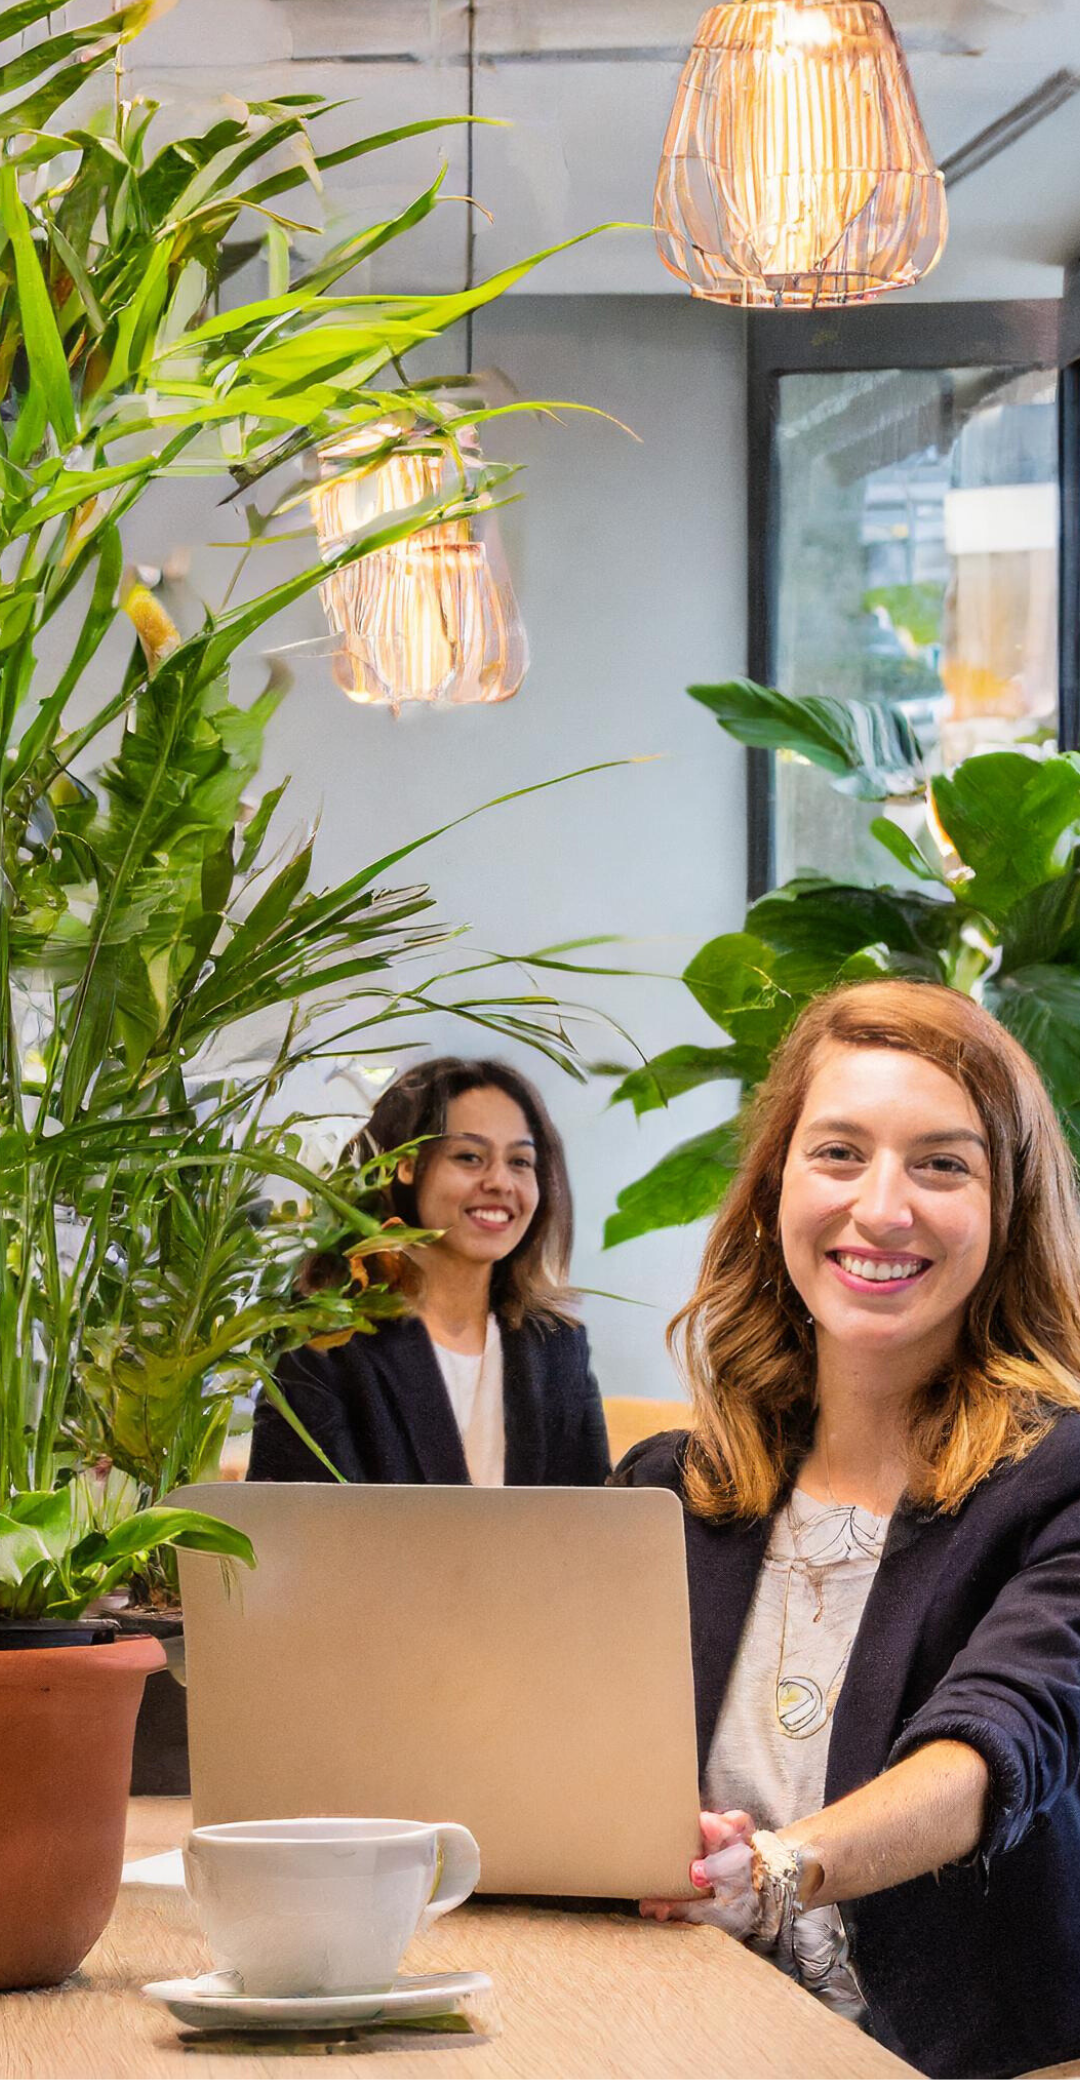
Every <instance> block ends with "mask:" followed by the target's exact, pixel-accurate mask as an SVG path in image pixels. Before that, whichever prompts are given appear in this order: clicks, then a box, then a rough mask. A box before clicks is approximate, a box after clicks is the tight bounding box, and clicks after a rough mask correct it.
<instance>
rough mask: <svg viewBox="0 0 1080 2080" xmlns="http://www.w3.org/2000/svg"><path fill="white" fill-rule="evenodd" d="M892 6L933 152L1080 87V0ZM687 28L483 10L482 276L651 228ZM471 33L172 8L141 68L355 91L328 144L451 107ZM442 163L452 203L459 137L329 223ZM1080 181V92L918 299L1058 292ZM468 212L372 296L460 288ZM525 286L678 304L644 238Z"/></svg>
mask: <svg viewBox="0 0 1080 2080" xmlns="http://www.w3.org/2000/svg"><path fill="white" fill-rule="evenodd" d="M890 12H891V14H892V16H893V20H894V22H895V24H896V27H897V30H898V31H899V33H900V35H901V38H902V40H903V42H904V44H905V47H906V49H907V51H908V55H909V58H910V62H911V69H912V74H913V77H914V81H915V86H916V92H917V94H918V98H919V103H920V106H921V108H922V111H923V116H924V120H925V122H926V126H927V130H928V132H929V135H930V139H931V143H932V145H933V147H934V149H935V151H936V153H937V155H938V157H939V159H944V158H947V157H948V156H949V155H951V154H952V153H954V152H955V151H957V150H958V149H959V148H960V147H961V146H963V145H965V144H967V143H968V142H969V141H970V139H971V138H972V137H974V136H975V135H977V134H978V133H979V132H980V131H982V130H983V129H985V127H986V126H987V125H988V124H991V123H993V122H995V121H996V120H997V119H998V118H999V117H1001V116H1002V115H1003V114H1004V113H1005V112H1006V111H1007V110H1009V109H1010V108H1012V107H1014V106H1015V105H1016V104H1017V102H1019V101H1020V100H1022V99H1023V98H1024V97H1025V96H1027V95H1028V94H1030V93H1032V92H1033V91H1034V90H1036V89H1037V88H1038V87H1039V86H1040V85H1041V84H1042V83H1043V82H1044V81H1045V80H1046V79H1047V78H1048V77H1049V76H1050V75H1051V74H1054V73H1057V72H1060V71H1061V70H1062V69H1063V68H1067V69H1070V70H1075V71H1076V72H1077V73H1078V74H1080V0H893V4H892V6H891V8H890ZM695 21H696V9H695V6H694V4H693V0H690V4H687V0H477V21H476V43H477V59H478V62H477V67H476V74H475V106H476V109H477V112H478V113H479V114H481V115H484V116H488V117H497V118H500V119H503V120H504V121H506V122H507V123H509V125H510V126H511V127H509V128H505V129H504V128H486V127H485V128H478V129H477V130H476V131H475V132H474V137H473V193H474V194H475V196H476V197H477V198H478V200H479V201H480V202H481V203H482V204H483V205H484V206H485V207H486V208H487V209H489V210H491V212H492V215H493V219H494V221H493V222H492V223H491V224H489V223H488V222H487V221H486V219H484V218H478V219H477V220H476V223H477V236H476V264H477V268H478V270H479V271H481V272H483V273H488V272H492V271H494V270H495V269H497V268H499V267H503V266H506V265H508V264H509V263H511V262H512V261H514V260H517V259H519V258H520V257H521V256H522V254H524V253H526V252H529V251H533V250H536V249H538V248H540V247H545V246H549V245H552V244H555V243H557V242H558V241H559V240H560V239H564V238H567V237H570V236H571V235H572V234H573V233H575V232H578V231H582V230H585V229H587V228H588V227H589V226H590V225H592V224H595V223H599V222H605V221H613V220H614V221H619V222H624V223H625V222H627V221H629V222H632V223H637V224H641V223H643V222H646V221H647V220H648V217H649V215H650V208H651V196H652V186H653V181H654V178H655V172H656V162H657V157H658V154H659V150H660V144H661V140H662V137H663V132H664V127H665V123H666V119H667V115H668V111H669V109H670V106H671V101H672V97H673V95H674V92H675V86H676V82H677V79H678V74H679V69H680V65H681V61H682V56H683V54H684V53H685V51H686V49H687V48H688V46H689V43H690V40H691V38H692V34H693V29H694V24H695ZM467 37H468V10H467V0H177V4H176V5H175V7H174V9H173V11H172V13H170V14H168V15H167V16H165V17H164V19H162V20H161V21H160V22H158V23H156V24H155V25H154V26H153V27H152V28H151V29H150V30H149V31H148V32H147V34H146V35H145V36H144V37H143V38H142V39H140V42H139V44H137V45H136V46H134V47H133V52H132V59H133V70H134V72H135V78H136V83H137V84H138V85H139V86H140V87H142V88H144V89H145V90H146V91H150V92H157V93H159V94H162V95H164V96H165V97H166V98H168V99H176V98H183V99H184V100H188V99H191V98H194V99H195V100H197V101H199V102H203V101H208V100H210V99H212V98H213V97H215V96H217V95H219V94H220V93H221V92H223V91H230V92H232V93H234V94H244V95H252V96H254V95H261V94H267V93H271V92H275V91H276V92H283V91H287V90H292V91H297V90H298V89H301V88H302V89H307V90H311V91H314V92H319V93H323V94H325V95H327V96H328V97H329V98H333V99H337V98H338V97H341V96H345V97H348V98H349V100H350V104H351V105H350V107H349V108H348V109H346V110H341V111H339V112H338V113H336V114H334V115H331V116H329V117H327V118H326V120H325V122H324V123H323V124H322V125H321V126H320V129H319V133H318V134H319V136H320V138H321V139H324V140H325V141H326V143H327V144H328V145H332V144H334V143H338V142H343V141H344V140H345V138H346V137H347V136H349V135H351V134H356V131H357V129H358V128H359V129H361V130H381V129H385V128H388V127H392V126H394V125H396V124H399V123H406V122H410V121H415V120H416V119H417V118H419V117H421V116H428V115H439V114H455V113H461V112H462V111H463V110H464V109H465V107H466V106H467V93H468V68H467V64H466V53H467ZM441 158H445V159H446V160H448V162H449V172H448V177H447V180H446V184H445V187H446V193H447V195H448V196H450V197H461V196H462V195H463V194H464V193H465V189H466V179H467V160H466V143H465V132H464V131H463V130H448V131H446V132H445V133H442V134H441V135H440V134H437V135H436V136H435V137H434V139H432V138H428V139H423V140H414V141H412V142H410V143H409V144H407V145H403V146H401V147H397V148H395V149H394V151H392V152H387V153H382V154H379V155H378V157H377V158H371V159H366V160H364V161H363V162H362V170H361V169H349V168H345V169H342V171H341V172H340V173H339V174H336V175H335V176H334V177H333V185H332V187H331V188H330V191H329V192H328V194H327V196H326V197H325V198H324V205H323V207H324V212H325V215H326V216H327V217H328V218H329V220H331V221H337V222H340V223H342V224H345V223H349V224H353V223H356V222H358V221H361V220H363V219H365V218H376V217H382V216H384V215H386V214H389V213H391V212H393V211H395V210H397V209H399V208H401V207H402V206H403V205H404V204H405V203H406V202H407V201H408V199H409V198H410V195H411V194H412V193H414V192H415V191H416V190H417V189H418V188H420V187H422V186H426V185H427V183H428V181H429V180H430V179H431V177H432V175H433V173H434V171H435V169H436V167H437V165H438V163H439V161H440V159H441ZM1078 172H1080V96H1077V98H1076V99H1074V100H1071V101H1068V102H1067V103H1066V104H1065V105H1064V106H1063V107H1061V108H1060V109H1059V110H1058V111H1057V113H1056V114H1054V115H1053V116H1051V117H1049V118H1048V119H1047V120H1046V121H1045V122H1043V123H1042V124H1041V125H1039V127H1038V128H1036V129H1034V130H1032V131H1031V132H1030V133H1029V134H1028V135H1027V136H1025V137H1023V138H1021V139H1020V140H1019V141H1018V142H1017V143H1015V144H1013V145H1012V146H1010V147H1009V149H1008V150H1006V151H1005V152H1004V153H1002V154H1001V155H1000V156H999V157H998V158H996V159H994V160H993V161H992V162H991V163H990V164H989V165H987V166H986V167H984V168H982V169H981V170H980V171H978V172H976V173H974V174H972V175H971V176H970V177H969V178H967V179H965V180H964V181H963V182H962V183H961V184H959V185H958V186H957V187H956V188H955V190H954V192H953V194H952V197H951V209H952V225H953V229H952V236H951V240H950V245H949V249H948V252H947V254H946V257H945V260H944V261H943V262H942V264H941V266H940V267H939V269H938V270H937V272H936V273H935V274H934V275H933V276H932V277H931V278H930V281H929V282H928V283H927V284H925V285H924V286H923V287H922V289H921V290H917V291H915V292H914V294H915V295H916V296H919V295H924V296H925V295H930V296H934V297H969V296H1009V295H1021V296H1025V295H1034V296H1040V295H1042V296H1046V295H1056V294H1057V293H1058V291H1059V288H1060V281H1061V269H1062V267H1063V266H1064V265H1065V264H1066V263H1068V262H1069V261H1070V260H1071V259H1073V258H1075V257H1076V256H1077V255H1080V179H1078V178H1077V176H1078ZM313 206H314V205H313ZM308 214H309V217H310V220H311V221H312V222H313V223H314V222H315V221H316V217H315V216H313V215H311V212H309V213H308ZM465 215H466V210H465V205H464V203H463V202H461V201H460V200H457V201H455V200H447V201H446V202H445V203H444V204H442V205H441V206H440V208H439V210H438V211H437V212H436V213H435V216H434V218H433V219H432V220H429V222H428V224H426V225H425V226H423V227H421V228H420V230H419V231H418V232H417V233H415V234H413V235H412V236H411V237H410V240H409V243H408V247H407V248H406V247H405V246H404V245H402V246H399V247H394V248H391V249H390V250H389V251H388V252H387V253H386V255H385V256H384V257H383V258H382V259H381V260H379V259H377V260H376V261H375V262H373V263H372V271H371V275H370V277H369V281H370V286H372V287H381V286H390V285H391V284H393V286H396V287H406V286H408V287H430V288H452V287H458V286H460V284H461V281H462V279H463V270H464V264H465ZM406 254H407V255H408V264H407V266H406ZM406 276H407V279H406V278H405V277H406ZM528 286H529V287H530V288H532V289H534V290H542V291H546V292H564V293H565V292H575V293H577V292H589V291H594V292H595V291H608V292H623V293H633V294H639V295H640V294H656V295H663V294H681V293H683V292H682V291H681V290H680V289H679V288H678V285H677V284H675V283H674V282H673V281H672V279H671V277H670V276H668V275H667V274H666V272H665V270H664V269H663V268H662V267H661V266H660V263H659V261H658V260H657V258H656V256H655V252H654V249H653V245H652V240H651V237H650V235H649V233H648V232H647V231H645V230H627V231H621V232H617V233H612V234H610V235H608V236H606V237H604V238H601V239H596V240H590V241H589V242H588V243H587V244H585V245H583V246H579V247H577V248H575V249H574V251H572V252H571V253H568V254H564V255H561V256H559V257H557V258H556V259H554V260H552V261H549V262H547V263H546V264H545V266H544V267H543V268H542V269H541V270H539V271H538V272H537V274H536V275H535V276H532V277H530V278H529V282H528Z"/></svg>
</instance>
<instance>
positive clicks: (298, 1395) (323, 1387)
mask: <svg viewBox="0 0 1080 2080" xmlns="http://www.w3.org/2000/svg"><path fill="white" fill-rule="evenodd" d="M501 1335H502V1349H503V1409H504V1420H505V1426H506V1484H507V1486H508V1487H515V1488H533V1487H567V1488H589V1487H601V1486H602V1485H603V1483H604V1481H605V1480H606V1479H607V1476H608V1474H609V1473H610V1471H611V1458H610V1455H609V1452H608V1441H607V1429H606V1427H605V1424H604V1410H603V1405H602V1403H601V1400H600V1390H599V1388H598V1387H597V1384H596V1381H595V1379H594V1378H593V1375H592V1372H591V1371H590V1368H589V1345H588V1341H587V1339H586V1335H585V1331H584V1329H583V1328H581V1327H580V1325H578V1324H577V1323H567V1322H557V1323H554V1324H553V1325H551V1326H550V1327H549V1326H547V1325H546V1324H545V1325H541V1324H540V1323H538V1322H526V1323H525V1324H524V1326H523V1327H522V1328H520V1329H508V1328H506V1327H505V1326H502V1327H501ZM276 1378H277V1382H278V1385H279V1386H280V1388H281V1389H282V1392H283V1393H284V1395H285V1398H286V1400H287V1401H288V1403H289V1406H290V1408H292V1409H293V1410H294V1411H295V1413H296V1414H297V1415H298V1416H299V1418H300V1421H301V1422H302V1423H303V1425H304V1427H305V1429H306V1430H308V1431H310V1433H311V1436H312V1437H313V1438H314V1439H315V1442H316V1443H317V1444H319V1445H321V1447H322V1449H323V1451H324V1452H325V1453H326V1456H327V1458H328V1459H329V1460H331V1462H332V1463H333V1465H335V1466H336V1467H337V1469H338V1472H339V1473H341V1474H343V1475H344V1477H345V1479H346V1480H347V1481H387V1482H395V1481H397V1482H404V1483H410V1484H411V1483H415V1482H427V1481H434V1482H439V1483H443V1484H447V1485H451V1486H457V1485H462V1484H465V1485H467V1484H468V1480H469V1470H468V1467H467V1466H466V1464H465V1451H464V1447H463V1445H462V1442H461V1433H460V1431H459V1429H458V1426H457V1419H456V1417H455V1415H454V1411H453V1408H452V1407H451V1404H450V1396H449V1394H448V1393H447V1391H446V1384H445V1381H444V1379H443V1376H442V1373H441V1371H440V1370H439V1361H438V1359H437V1358H436V1356H435V1352H434V1349H433V1348H432V1343H431V1338H430V1337H429V1335H428V1333H427V1330H426V1329H425V1327H424V1325H423V1322H421V1321H419V1320H418V1319H417V1317H416V1316H415V1315H405V1316H403V1317H402V1318H401V1319H400V1320H398V1321H392V1322H384V1323H383V1324H382V1326H381V1327H380V1328H379V1329H378V1330H377V1332H376V1333H375V1335H373V1336H353V1337H350V1339H349V1342H348V1343H344V1344H338V1345H337V1346H336V1347H335V1348H334V1349H333V1350H328V1351H317V1350H314V1349H313V1348H312V1346H311V1345H310V1344H306V1345H304V1346H303V1348H302V1349H300V1350H295V1351H287V1352H286V1353H285V1355H284V1357H283V1358H282V1359H281V1360H280V1362H279V1364H278V1367H277V1372H276ZM247 1477H248V1479H249V1481H328V1480H330V1479H331V1478H332V1476H331V1475H330V1474H329V1473H328V1472H327V1470H326V1468H325V1466H323V1465H322V1464H321V1463H320V1461H319V1460H318V1459H316V1458H315V1456H314V1454H313V1453H312V1452H310V1451H309V1450H308V1448H307V1445H306V1444H304V1442H303V1440H302V1439H301V1438H299V1437H298V1436H297V1434H296V1431H295V1430H293V1429H292V1427H291V1426H290V1424H289V1423H288V1422H287V1421H286V1419H285V1417H284V1416H283V1415H282V1414H281V1412H280V1410H278V1409H276V1408H275V1407H274V1405H273V1403H272V1402H271V1401H269V1400H268V1399H267V1398H266V1395H265V1394H261V1395H260V1397H259V1400H258V1403H257V1404H256V1408H255V1425H254V1435H253V1438H252V1446H251V1464H250V1466H249V1468H248V1476H247Z"/></svg>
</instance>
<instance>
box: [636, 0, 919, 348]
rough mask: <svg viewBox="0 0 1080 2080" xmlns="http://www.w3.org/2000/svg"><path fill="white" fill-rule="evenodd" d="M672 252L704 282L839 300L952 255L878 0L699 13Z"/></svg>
mask: <svg viewBox="0 0 1080 2080" xmlns="http://www.w3.org/2000/svg"><path fill="white" fill-rule="evenodd" d="M654 224H655V230H656V241H657V246H658V248H659V252H660V257H661V259H662V261H663V263H664V265H665V267H667V268H668V269H669V270H670V272H671V273H672V274H674V275H677V276H678V277H679V279H680V280H681V281H684V282H686V283H688V284H689V287H690V289H691V292H692V293H693V295H695V296H700V297H703V298H704V299H705V300H706V301H708V302H712V303H735V304H742V305H744V306H746V307H749V308H752V307H754V306H766V307H768V308H778V309H782V308H785V307H790V308H795V309H828V308H831V307H833V306H835V305H840V304H848V303H869V302H871V301H872V300H873V299H874V298H875V297H877V296H882V295H884V294H885V293H886V291H888V290H890V289H907V288H910V287H911V285H912V283H914V282H917V281H918V280H919V279H920V277H921V276H923V275H925V274H927V273H928V272H929V270H930V268H931V267H933V266H934V264H935V262H936V261H937V260H939V259H940V257H941V254H942V252H943V251H944V248H945V241H946V238H947V236H948V206H947V203H946V200H945V183H944V180H943V179H942V176H941V173H940V172H939V170H938V168H937V166H936V164H935V162H934V158H933V155H932V153H931V151H930V147H929V145H928V143H927V140H926V133H925V131H924V129H923V126H922V121H921V118H920V116H919V111H918V107H917V105H916V101H915V93H914V89H913V87H912V84H911V76H910V74H909V72H908V68H907V63H906V61H905V58H904V54H903V52H902V50H901V48H900V45H899V43H898V41H897V38H896V33H895V31H894V29H893V26H892V23H891V22H890V20H889V17H888V15H887V13H886V11H885V8H884V7H883V6H881V5H880V4H879V0H727V4H726V5H722V6H719V7H712V8H710V9H709V11H708V13H707V14H705V15H704V16H703V17H702V19H701V21H700V23H699V24H698V29H697V34H696V36H695V39H694V46H693V49H692V51H691V53H690V56H689V58H688V59H687V61H686V65H685V67H684V69H683V74H682V78H681V79H680V81H679V87H678V92H677V94H676V98H675V107H674V110H673V112H672V116H671V121H670V123H669V124H668V130H667V136H666V138H665V139H664V149H663V155H662V157H661V161H660V172H659V175H658V178H657V184H656V201H655V210H654Z"/></svg>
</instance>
